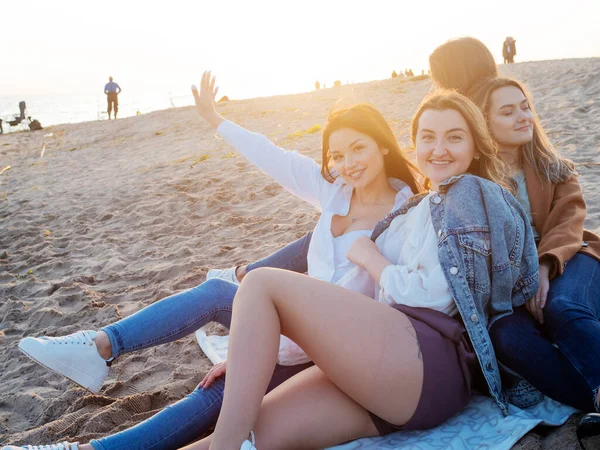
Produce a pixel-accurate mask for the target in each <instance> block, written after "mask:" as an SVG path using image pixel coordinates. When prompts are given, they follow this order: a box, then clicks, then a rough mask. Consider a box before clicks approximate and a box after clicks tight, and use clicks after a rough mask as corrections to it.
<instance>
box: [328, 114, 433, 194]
mask: <svg viewBox="0 0 600 450" xmlns="http://www.w3.org/2000/svg"><path fill="white" fill-rule="evenodd" d="M343 128H349V129H351V130H354V131H357V132H359V133H362V134H366V135H367V136H369V137H370V138H371V139H373V140H374V141H375V142H376V143H377V145H378V146H379V148H380V149H387V150H388V153H387V155H384V157H383V164H384V167H385V174H386V176H387V177H388V178H390V177H391V178H398V179H399V180H402V181H404V182H405V183H406V184H407V185H408V186H409V187H410V189H411V190H412V191H413V193H414V194H416V193H418V192H420V191H421V190H422V188H421V186H420V185H419V183H418V181H417V179H418V178H419V169H417V168H416V167H415V166H414V165H413V164H412V163H411V162H410V161H408V160H407V159H406V157H405V156H404V152H403V151H402V150H401V149H400V146H399V145H398V141H396V137H395V136H394V133H393V131H392V129H391V128H390V126H389V125H388V123H387V122H386V120H385V118H384V117H383V115H382V114H381V113H380V112H379V110H378V109H377V108H375V107H374V106H373V105H369V104H368V103H359V104H357V105H354V106H350V107H349V108H343V109H337V110H332V111H331V112H330V113H329V117H328V118H327V123H326V124H325V128H324V130H323V154H322V158H321V175H322V176H323V178H325V179H326V180H327V181H329V182H330V183H333V181H335V177H334V176H333V175H332V173H331V171H330V167H329V166H330V157H331V155H330V153H329V137H330V136H331V133H333V132H334V131H337V130H340V129H343Z"/></svg>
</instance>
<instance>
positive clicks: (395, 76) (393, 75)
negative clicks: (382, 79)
mask: <svg viewBox="0 0 600 450" xmlns="http://www.w3.org/2000/svg"><path fill="white" fill-rule="evenodd" d="M392 78H398V74H397V73H396V71H395V70H394V71H393V72H392Z"/></svg>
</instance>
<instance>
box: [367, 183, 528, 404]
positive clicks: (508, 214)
mask: <svg viewBox="0 0 600 450" xmlns="http://www.w3.org/2000/svg"><path fill="white" fill-rule="evenodd" d="M424 197H425V195H423V194H421V195H418V196H416V197H413V198H412V199H411V200H409V201H408V202H407V203H406V204H405V205H404V206H403V207H402V208H400V209H399V210H396V211H394V212H392V213H390V214H389V215H388V216H387V217H386V218H385V219H384V220H383V221H381V222H380V223H379V224H378V225H377V227H376V228H375V230H374V232H373V235H372V239H373V240H375V239H376V238H377V236H379V235H380V234H381V233H382V232H383V231H384V230H385V229H386V228H387V227H388V226H389V225H390V223H391V222H392V220H393V219H394V218H395V217H397V216H399V215H401V214H405V213H406V212H407V211H408V210H409V209H410V208H412V207H413V206H415V205H417V204H418V203H420V201H421V200H422V199H423V198H424ZM429 202H430V207H431V218H432V222H433V226H434V228H435V232H436V233H437V235H438V253H439V258H440V263H441V265H442V269H443V271H444V275H445V277H446V280H447V281H448V285H449V287H450V290H451V291H452V294H453V295H454V301H455V302H456V306H457V308H458V311H459V313H460V315H461V317H462V320H463V322H464V324H465V328H466V329H467V332H468V333H469V337H470V339H471V342H472V344H473V348H474V350H475V353H476V354H477V358H478V360H479V365H480V366H481V370H482V372H483V375H484V376H485V379H486V381H487V384H488V386H489V390H490V394H491V395H492V397H493V398H494V399H495V400H496V403H497V404H498V406H500V408H501V409H502V411H503V412H504V413H505V414H508V404H507V399H506V398H507V396H509V397H510V401H511V402H512V403H515V404H517V406H519V404H520V405H521V406H528V405H529V404H531V403H532V402H531V393H532V392H535V391H531V389H530V387H529V386H528V384H527V383H526V382H525V381H524V380H523V381H521V382H520V384H519V390H518V391H515V392H506V391H505V392H503V390H502V384H501V381H500V369H499V366H498V363H497V361H496V356H495V353H494V349H493V347H492V342H491V340H490V336H489V334H488V329H489V327H491V325H492V324H493V323H494V322H495V321H496V320H498V319H500V318H501V317H504V316H506V315H508V314H511V313H512V311H513V308H514V307H516V306H520V305H523V304H524V303H525V302H526V301H527V300H529V299H530V298H532V297H533V296H534V295H535V293H536V291H537V288H538V256H537V249H536V246H535V241H534V237H533V232H532V230H531V226H530V225H529V222H528V219H527V216H526V214H525V212H524V211H523V209H522V208H521V206H520V205H519V203H518V201H517V199H516V198H515V197H513V196H512V195H511V194H510V193H509V192H508V191H507V190H506V189H504V188H502V187H500V186H499V185H497V184H495V183H493V182H491V181H488V180H485V179H483V178H479V177H476V176H473V175H460V176H457V177H453V178H450V179H449V180H447V181H445V182H444V183H442V184H441V185H440V187H439V192H438V195H434V196H430V197H429ZM512 375H513V376H514V375H515V374H514V373H513V374H512ZM526 396H530V398H525V397H526Z"/></svg>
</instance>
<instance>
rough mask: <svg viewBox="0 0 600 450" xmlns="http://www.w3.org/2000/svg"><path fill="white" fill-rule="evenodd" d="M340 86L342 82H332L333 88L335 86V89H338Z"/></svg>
mask: <svg viewBox="0 0 600 450" xmlns="http://www.w3.org/2000/svg"><path fill="white" fill-rule="evenodd" d="M341 85H342V82H341V81H340V80H335V81H334V82H333V86H335V87H338V86H341Z"/></svg>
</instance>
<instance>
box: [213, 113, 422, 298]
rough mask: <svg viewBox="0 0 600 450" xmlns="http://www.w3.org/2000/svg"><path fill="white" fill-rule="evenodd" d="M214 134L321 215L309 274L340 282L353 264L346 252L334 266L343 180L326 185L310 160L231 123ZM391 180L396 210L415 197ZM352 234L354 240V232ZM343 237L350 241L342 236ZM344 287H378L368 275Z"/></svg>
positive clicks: (348, 191)
mask: <svg viewBox="0 0 600 450" xmlns="http://www.w3.org/2000/svg"><path fill="white" fill-rule="evenodd" d="M217 132H218V134H219V135H220V136H221V137H223V138H224V139H225V140H226V141H227V142H228V143H229V144H230V145H231V146H233V147H235V148H236V149H237V150H238V151H239V152H240V153H241V154H243V155H244V156H245V157H246V158H247V159H248V160H249V161H250V162H251V163H252V164H254V165H255V166H256V167H258V168H259V169H260V170H261V171H263V172H264V173H265V174H267V175H269V176H271V177H272V178H273V179H275V181H277V182H278V183H279V184H280V185H281V186H282V187H283V188H285V189H286V190H287V191H289V192H290V193H291V194H294V195H296V196H297V197H299V198H301V199H302V200H305V201H307V202H308V203H310V204H311V205H313V206H315V207H316V208H318V209H319V210H320V211H321V216H320V217H319V220H318V221H317V224H316V226H315V228H314V231H313V235H312V238H311V241H310V245H309V247H308V256H307V260H308V274H309V275H310V276H311V277H314V278H318V279H320V280H324V281H328V282H330V283H336V284H340V281H341V280H340V278H342V279H343V278H345V276H346V275H347V272H348V271H349V270H350V269H353V268H355V267H356V266H355V265H354V264H352V263H351V262H350V261H348V260H347V259H346V257H345V254H344V258H343V260H342V259H340V260H339V261H338V262H339V263H340V264H342V263H343V266H339V264H338V263H336V258H335V248H334V246H335V243H334V237H333V235H332V234H331V220H332V218H333V216H334V215H340V216H346V215H348V212H349V211H350V200H351V198H352V191H353V188H352V186H349V185H348V184H346V182H345V181H344V180H343V178H342V177H339V178H338V179H337V180H336V181H335V182H334V183H329V182H328V181H327V180H325V179H324V178H323V177H322V176H321V167H320V166H319V164H317V162H316V161H315V160H314V159H312V158H309V157H308V156H304V155H302V154H300V153H298V152H295V151H286V150H284V149H282V148H279V147H277V146H276V145H275V144H273V143H272V142H271V141H270V140H269V139H267V138H266V137H265V136H263V135H261V134H258V133H252V132H250V131H248V130H246V129H244V128H242V127H240V126H238V125H236V124H234V123H233V122H229V121H227V120H226V121H224V122H222V123H221V124H220V125H219V126H218V127H217ZM389 181H390V185H392V186H393V187H394V188H395V189H396V190H397V191H398V193H397V194H396V201H395V205H394V207H393V209H394V210H396V209H398V208H400V207H401V206H402V205H404V203H405V202H406V201H407V200H408V199H409V198H410V197H412V195H413V193H412V191H411V190H410V188H409V187H408V186H407V185H406V184H404V183H402V182H400V181H399V180H396V179H392V178H390V179H389ZM390 212H391V211H390ZM353 236H354V237H355V239H356V238H358V235H356V234H353ZM346 239H349V238H344V240H346ZM348 248H349V246H348ZM345 287H347V288H348V289H351V290H353V291H357V292H361V293H363V294H365V295H368V296H370V297H371V298H373V297H374V295H375V291H376V284H375V282H374V280H373V279H372V278H370V277H360V278H357V279H355V280H353V281H352V283H350V284H346V285H345Z"/></svg>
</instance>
